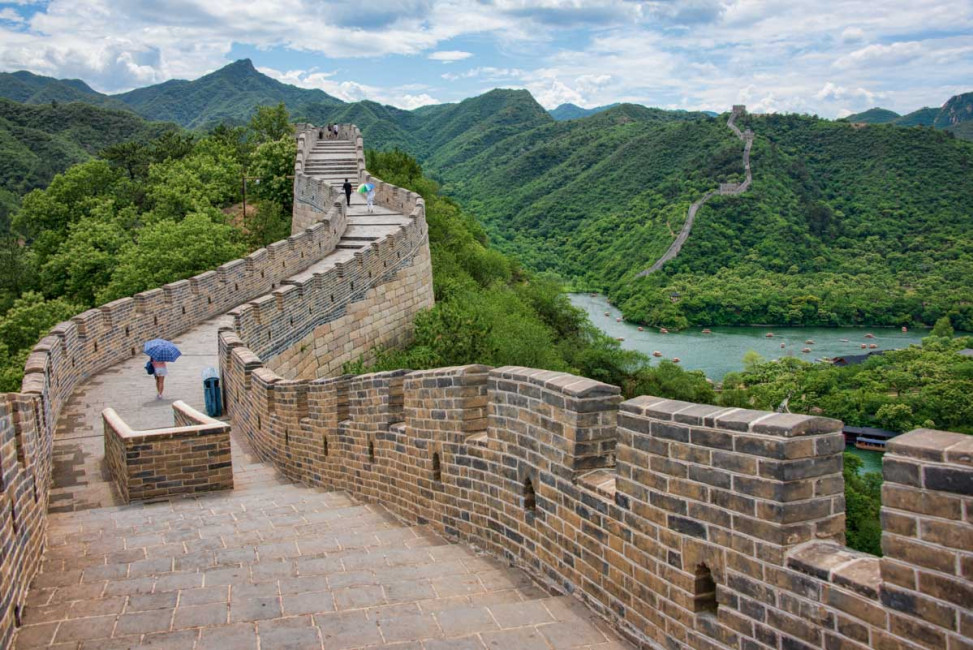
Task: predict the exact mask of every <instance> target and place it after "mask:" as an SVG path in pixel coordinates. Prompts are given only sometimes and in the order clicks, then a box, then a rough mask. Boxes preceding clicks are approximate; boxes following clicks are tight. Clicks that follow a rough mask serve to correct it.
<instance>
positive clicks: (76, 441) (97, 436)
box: [49, 193, 409, 512]
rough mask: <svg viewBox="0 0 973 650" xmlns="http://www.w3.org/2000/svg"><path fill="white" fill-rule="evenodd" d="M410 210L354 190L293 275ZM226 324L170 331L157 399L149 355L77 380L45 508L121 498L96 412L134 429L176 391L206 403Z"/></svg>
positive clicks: (340, 254) (344, 254) (155, 416)
mask: <svg viewBox="0 0 973 650" xmlns="http://www.w3.org/2000/svg"><path fill="white" fill-rule="evenodd" d="M408 220H409V219H408V217H406V216H403V215H402V214H400V213H397V212H393V211H391V210H388V209H386V208H383V207H380V206H376V207H375V210H374V212H373V213H371V214H369V213H368V212H367V211H366V208H365V201H364V199H363V198H362V196H361V195H360V194H357V193H356V194H353V195H352V205H351V207H350V208H349V209H348V226H347V228H346V230H345V234H344V237H343V238H342V239H341V241H340V242H339V244H338V248H337V249H336V250H335V251H334V252H333V253H332V254H331V255H328V256H327V257H326V258H324V259H323V260H321V261H320V262H318V263H317V264H315V265H314V266H311V267H310V268H308V269H306V270H305V271H303V272H302V273H300V274H298V275H297V276H295V277H305V276H308V275H310V274H313V273H316V272H321V271H324V270H325V269H327V268H329V267H332V266H333V265H334V264H336V263H337V262H343V261H347V260H349V259H352V258H353V257H354V254H355V251H357V250H360V249H362V248H364V247H366V246H369V245H370V244H371V242H373V241H375V240H378V239H381V238H383V237H385V236H386V235H388V234H391V233H392V232H394V231H395V230H396V229H397V228H398V227H399V226H400V225H402V224H404V223H407V222H408ZM223 325H232V320H231V319H230V317H229V316H220V317H218V318H214V319H212V320H209V321H206V322H205V323H202V324H200V325H198V326H196V327H194V328H193V329H191V330H189V331H188V332H185V333H184V334H182V335H181V336H178V337H176V338H174V339H173V341H174V342H175V343H176V344H177V345H178V346H179V348H180V350H182V352H183V356H182V357H180V358H179V360H178V361H176V362H175V363H171V364H169V376H168V377H167V378H166V389H165V399H162V400H158V399H156V392H155V379H154V378H153V377H150V376H149V375H147V374H146V372H145V368H144V366H145V361H146V359H147V357H145V356H144V355H141V354H139V355H137V356H135V357H133V358H131V359H129V360H127V361H124V362H122V363H119V364H116V365H114V366H112V367H111V368H108V369H107V370H104V371H102V372H100V373H98V374H97V375H95V376H93V377H91V378H90V379H88V380H87V381H85V382H83V383H81V384H79V385H78V387H77V388H76V389H75V391H74V393H73V394H72V395H71V398H70V399H69V400H68V402H67V404H65V406H64V408H63V409H62V411H61V417H60V419H59V420H58V423H57V429H56V431H55V434H54V453H53V456H54V458H53V460H54V469H53V483H54V484H53V487H52V489H51V493H50V506H49V511H50V512H71V511H77V510H87V509H89V508H100V507H105V506H112V505H121V504H122V501H121V499H120V496H119V495H118V494H117V493H116V491H115V490H114V488H113V486H112V484H111V481H110V477H109V475H108V468H107V467H106V465H105V462H104V456H105V450H104V439H103V425H102V421H101V412H102V410H104V409H105V408H107V407H109V406H110V407H112V408H114V409H115V410H116V411H117V412H118V414H119V415H120V416H121V417H122V419H123V420H125V422H126V423H127V424H129V426H131V427H132V428H133V429H136V430H144V429H155V428H163V427H170V426H172V423H173V419H172V403H173V402H174V401H175V400H177V399H181V400H183V401H184V402H186V403H187V404H189V405H190V406H193V407H194V408H196V409H199V410H200V411H204V410H205V403H204V399H203V382H202V378H201V373H202V371H203V369H204V368H206V367H214V368H218V367H219V359H218V354H219V352H218V342H217V332H218V331H219V328H220V327H221V326H223Z"/></svg>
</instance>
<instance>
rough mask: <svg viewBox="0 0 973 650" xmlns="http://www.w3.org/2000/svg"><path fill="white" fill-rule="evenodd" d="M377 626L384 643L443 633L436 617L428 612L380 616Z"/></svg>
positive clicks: (425, 637) (416, 639) (424, 637)
mask: <svg viewBox="0 0 973 650" xmlns="http://www.w3.org/2000/svg"><path fill="white" fill-rule="evenodd" d="M378 626H379V629H381V631H382V637H383V638H384V639H385V641H386V643H395V642H398V641H421V640H422V639H434V638H440V637H442V635H443V634H442V631H441V630H440V628H439V625H437V624H436V619H435V618H434V617H433V616H432V615H430V614H411V615H405V616H393V617H382V618H380V619H378Z"/></svg>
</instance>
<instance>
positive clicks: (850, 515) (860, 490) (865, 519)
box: [844, 452, 882, 556]
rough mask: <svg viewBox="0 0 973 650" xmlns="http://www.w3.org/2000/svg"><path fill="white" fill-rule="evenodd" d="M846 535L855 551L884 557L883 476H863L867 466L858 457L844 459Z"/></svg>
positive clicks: (851, 455) (850, 456)
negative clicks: (882, 520)
mask: <svg viewBox="0 0 973 650" xmlns="http://www.w3.org/2000/svg"><path fill="white" fill-rule="evenodd" d="M844 461H845V464H844V479H845V531H846V534H847V537H846V541H847V544H848V546H850V547H851V548H853V549H855V550H858V551H863V552H865V553H871V554H872V555H878V556H881V555H882V524H881V521H880V519H879V513H880V511H881V507H882V475H881V474H879V473H878V472H868V473H867V474H865V475H864V476H862V475H861V474H860V473H859V472H860V471H861V468H862V466H863V465H864V462H863V461H862V459H861V458H859V457H858V456H855V455H854V454H849V453H847V452H846V453H845V455H844Z"/></svg>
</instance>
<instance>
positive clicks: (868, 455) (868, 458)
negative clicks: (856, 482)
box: [845, 445, 882, 474]
mask: <svg viewBox="0 0 973 650" xmlns="http://www.w3.org/2000/svg"><path fill="white" fill-rule="evenodd" d="M845 451H847V452H849V453H852V454H855V455H856V456H858V457H859V458H861V459H862V460H863V461H864V462H865V464H864V465H863V466H862V468H861V469H860V470H859V471H858V473H859V474H865V473H867V472H878V473H879V474H881V473H882V452H880V451H872V450H871V449H859V448H858V447H856V446H854V445H845Z"/></svg>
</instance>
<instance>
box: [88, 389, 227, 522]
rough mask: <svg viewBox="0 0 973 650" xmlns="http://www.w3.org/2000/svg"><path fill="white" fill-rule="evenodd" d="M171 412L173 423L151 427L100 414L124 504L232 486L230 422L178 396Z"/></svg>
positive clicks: (108, 413) (110, 413)
mask: <svg viewBox="0 0 973 650" xmlns="http://www.w3.org/2000/svg"><path fill="white" fill-rule="evenodd" d="M172 410H173V426H172V427H168V428H165V429H152V430H149V431H133V430H132V429H131V428H130V427H129V426H128V425H127V424H126V423H125V421H124V420H122V418H121V417H119V415H118V414H117V413H116V412H115V411H114V409H111V408H108V409H105V410H104V412H103V413H102V418H103V420H104V438H105V461H106V464H107V465H108V468H109V472H110V474H111V477H112V481H113V483H114V485H115V487H116V488H117V489H118V491H119V493H120V494H121V495H122V498H123V499H124V500H125V502H126V503H130V502H132V501H144V500H146V499H157V498H164V497H171V496H176V495H184V494H196V493H200V492H212V491H214V490H227V489H232V487H233V468H232V465H231V462H230V426H229V425H228V424H226V423H224V422H220V421H219V420H215V419H213V418H210V417H209V416H207V415H205V414H203V413H200V412H199V411H197V410H195V409H194V408H192V407H191V406H189V405H188V404H186V403H185V402H182V401H179V400H177V401H176V402H175V403H174V404H173V405H172Z"/></svg>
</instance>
